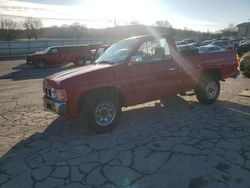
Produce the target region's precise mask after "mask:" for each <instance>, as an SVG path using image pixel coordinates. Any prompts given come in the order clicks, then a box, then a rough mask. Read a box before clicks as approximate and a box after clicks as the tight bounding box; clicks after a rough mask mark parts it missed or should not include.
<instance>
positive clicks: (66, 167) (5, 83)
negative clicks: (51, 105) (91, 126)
mask: <svg viewBox="0 0 250 188" xmlns="http://www.w3.org/2000/svg"><path fill="white" fill-rule="evenodd" d="M72 67H73V66H72V65H69V66H67V67H63V68H50V69H48V70H42V71H41V70H36V69H33V68H30V67H28V66H26V65H25V64H24V61H5V62H4V61H2V62H0V78H1V79H0V126H1V127H0V128H1V129H0V156H1V158H0V187H3V188H4V187H10V188H14V187H19V188H20V187H25V188H28V187H46V188H49V187H108V188H112V187H126V188H127V187H129V188H140V187H142V188H145V187H149V188H151V187H164V188H165V187H169V188H185V187H186V188H200V187H202V188H203V187H205V188H210V187H211V188H214V187H217V188H224V187H232V188H235V187H242V188H247V187H250V178H249V177H250V93H249V90H250V79H249V78H247V77H245V76H240V77H239V78H238V79H236V80H235V79H228V80H227V81H226V82H225V83H224V82H222V83H221V94H220V97H219V100H218V101H217V102H216V103H215V104H213V105H209V106H204V105H201V104H199V103H198V102H197V100H196V97H195V96H194V95H193V94H192V92H191V93H189V94H188V95H187V96H184V97H180V96H176V97H172V98H170V99H169V100H168V101H167V103H166V106H163V105H161V104H160V102H159V101H153V102H150V103H146V104H142V105H137V106H133V107H129V108H124V109H123V114H122V119H121V122H120V124H119V125H118V127H117V128H116V129H115V130H114V131H112V132H109V133H106V134H99V135H96V134H93V133H91V132H89V131H88V130H87V128H86V125H79V124H78V123H77V120H67V119H63V118H61V117H59V116H57V115H55V114H53V113H50V112H45V111H44V110H43V107H42V95H43V94H42V78H44V77H45V76H48V75H50V74H52V73H54V72H58V71H60V70H62V69H68V68H72Z"/></svg>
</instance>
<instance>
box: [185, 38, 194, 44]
mask: <svg viewBox="0 0 250 188" xmlns="http://www.w3.org/2000/svg"><path fill="white" fill-rule="evenodd" d="M182 42H186V43H187V44H190V43H195V42H196V41H195V40H194V39H184V40H182Z"/></svg>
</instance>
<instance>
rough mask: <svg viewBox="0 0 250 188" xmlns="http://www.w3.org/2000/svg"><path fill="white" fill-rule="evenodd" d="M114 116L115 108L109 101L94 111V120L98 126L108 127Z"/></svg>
mask: <svg viewBox="0 0 250 188" xmlns="http://www.w3.org/2000/svg"><path fill="white" fill-rule="evenodd" d="M115 115H116V108H115V105H114V104H113V103H111V102H110V101H105V102H102V103H100V104H99V105H98V106H97V107H96V110H95V119H96V122H97V123H98V124H99V125H100V126H103V127H105V126H108V125H110V124H111V123H112V122H113V120H114V118H115Z"/></svg>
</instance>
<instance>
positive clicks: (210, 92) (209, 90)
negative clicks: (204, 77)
mask: <svg viewBox="0 0 250 188" xmlns="http://www.w3.org/2000/svg"><path fill="white" fill-rule="evenodd" d="M205 91H206V95H207V98H208V99H214V98H216V95H217V93H218V86H217V84H216V82H215V81H210V82H209V83H208V84H207V86H206V89H205Z"/></svg>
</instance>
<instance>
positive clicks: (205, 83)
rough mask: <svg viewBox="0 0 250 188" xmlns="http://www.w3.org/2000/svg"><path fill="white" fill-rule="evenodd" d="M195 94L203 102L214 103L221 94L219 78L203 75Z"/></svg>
mask: <svg viewBox="0 0 250 188" xmlns="http://www.w3.org/2000/svg"><path fill="white" fill-rule="evenodd" d="M195 94H196V97H197V99H198V101H199V102H200V103H202V104H212V103H214V102H215V101H216V100H217V98H218V97H219V94H220V82H219V80H218V79H216V78H214V77H212V76H205V77H203V78H202V79H201V80H200V82H199V84H198V86H197V88H196V89H195Z"/></svg>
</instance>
